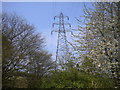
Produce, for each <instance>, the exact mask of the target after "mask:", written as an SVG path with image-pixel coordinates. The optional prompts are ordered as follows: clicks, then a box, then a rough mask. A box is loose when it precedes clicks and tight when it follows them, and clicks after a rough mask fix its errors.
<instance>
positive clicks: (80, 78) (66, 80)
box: [42, 68, 113, 88]
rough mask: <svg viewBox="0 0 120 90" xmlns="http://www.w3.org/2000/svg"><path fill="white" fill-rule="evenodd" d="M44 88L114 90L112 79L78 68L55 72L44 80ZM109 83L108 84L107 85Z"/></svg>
mask: <svg viewBox="0 0 120 90" xmlns="http://www.w3.org/2000/svg"><path fill="white" fill-rule="evenodd" d="M42 81H43V83H42V88H112V87H113V82H112V81H111V79H110V78H105V77H96V76H94V75H89V74H87V73H85V72H82V71H79V70H77V69H76V68H71V69H69V70H68V71H67V70H65V71H60V70H59V71H58V70H57V71H53V72H52V75H51V76H46V77H45V78H43V79H42ZM106 82H107V83H106Z"/></svg>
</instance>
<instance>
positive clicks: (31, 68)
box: [2, 13, 54, 88]
mask: <svg viewBox="0 0 120 90" xmlns="http://www.w3.org/2000/svg"><path fill="white" fill-rule="evenodd" d="M2 42H3V43H2V46H3V48H2V53H3V56H2V60H3V64H2V70H3V73H2V81H3V87H4V88H6V87H15V81H18V78H19V76H16V74H17V73H20V72H25V73H29V74H30V75H31V74H32V76H31V78H29V75H28V74H27V76H25V77H26V79H27V80H28V81H27V82H31V81H32V80H33V79H34V78H35V80H37V78H42V76H43V75H44V74H46V73H47V72H48V71H49V70H50V69H52V67H53V65H54V64H52V63H53V61H52V60H51V54H49V53H48V52H47V51H45V50H44V49H43V47H44V38H43V37H42V36H41V34H40V33H36V32H35V27H34V26H33V25H31V24H29V23H27V21H26V20H25V19H23V18H22V17H19V16H18V15H16V14H7V13H3V14H2ZM28 78H29V79H28ZM20 79H21V82H23V81H24V80H23V78H20ZM29 86H31V84H30V83H29V85H28V87H29Z"/></svg>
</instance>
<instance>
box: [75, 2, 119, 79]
mask: <svg viewBox="0 0 120 90" xmlns="http://www.w3.org/2000/svg"><path fill="white" fill-rule="evenodd" d="M117 5H118V3H114V2H107V3H106V2H99V3H95V4H94V8H93V9H91V8H86V6H85V10H84V13H85V15H84V18H85V22H84V24H85V25H84V26H80V25H79V27H78V28H79V29H78V32H79V34H78V35H74V34H73V36H74V38H76V39H77V40H74V41H75V42H76V43H77V44H74V45H73V46H74V48H75V50H76V51H77V54H78V55H80V56H81V57H80V58H81V60H82V66H83V69H84V70H86V71H87V72H88V73H89V72H90V73H92V74H98V73H99V74H100V75H101V76H104V75H103V73H104V74H107V76H109V77H112V78H114V79H115V78H118V76H119V75H118V73H117V71H116V70H117V68H118V67H119V65H118V59H119V57H118V39H119V29H120V28H119V27H118V26H119V23H118V19H119V16H118V13H119V12H120V11H119V7H118V6H117ZM79 21H80V20H79V19H78V22H79ZM80 33H82V34H83V36H80ZM81 52H82V54H81ZM115 81H116V79H115Z"/></svg>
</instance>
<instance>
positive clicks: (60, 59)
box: [51, 12, 71, 65]
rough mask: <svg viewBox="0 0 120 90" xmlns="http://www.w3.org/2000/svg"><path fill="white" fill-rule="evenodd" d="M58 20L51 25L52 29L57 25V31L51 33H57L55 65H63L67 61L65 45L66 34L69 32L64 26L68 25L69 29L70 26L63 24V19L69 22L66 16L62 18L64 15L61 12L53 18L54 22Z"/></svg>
mask: <svg viewBox="0 0 120 90" xmlns="http://www.w3.org/2000/svg"><path fill="white" fill-rule="evenodd" d="M56 18H58V19H59V22H57V23H53V25H52V26H53V28H54V26H55V25H58V27H57V28H58V30H53V31H51V34H52V32H58V41H57V50H56V64H61V65H63V64H64V63H66V62H67V61H68V60H69V54H68V51H69V49H68V43H67V37H66V32H69V30H66V28H65V26H66V25H68V27H69V28H71V25H70V24H69V23H65V22H64V19H67V20H69V17H68V16H64V14H63V13H62V12H61V13H60V15H59V16H55V17H54V20H55V19H56Z"/></svg>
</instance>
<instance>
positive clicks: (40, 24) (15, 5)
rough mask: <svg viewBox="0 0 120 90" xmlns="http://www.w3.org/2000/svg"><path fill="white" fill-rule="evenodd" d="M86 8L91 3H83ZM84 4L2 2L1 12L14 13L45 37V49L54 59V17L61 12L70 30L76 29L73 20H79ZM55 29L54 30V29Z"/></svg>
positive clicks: (55, 42)
mask: <svg viewBox="0 0 120 90" xmlns="http://www.w3.org/2000/svg"><path fill="white" fill-rule="evenodd" d="M85 4H86V5H87V6H88V7H91V3H89V2H85ZM83 8H84V2H3V3H2V11H3V12H7V13H16V14H17V15H19V16H21V17H23V18H25V19H26V20H27V22H29V23H31V24H34V26H35V27H36V32H40V33H42V36H43V37H45V42H46V47H45V49H46V50H47V51H49V53H52V54H53V57H55V52H56V46H57V34H58V33H56V32H55V33H53V35H51V31H52V30H54V28H52V24H53V23H54V22H58V20H57V19H56V20H55V21H54V16H58V15H59V14H60V13H61V12H62V13H63V14H64V15H65V16H68V17H69V19H70V20H69V21H66V22H68V23H70V24H71V26H72V29H77V26H78V22H77V20H76V19H75V18H79V19H80V20H83V18H80V16H81V15H84V12H83ZM55 29H56V28H55ZM67 39H70V35H69V34H68V35H67Z"/></svg>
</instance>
